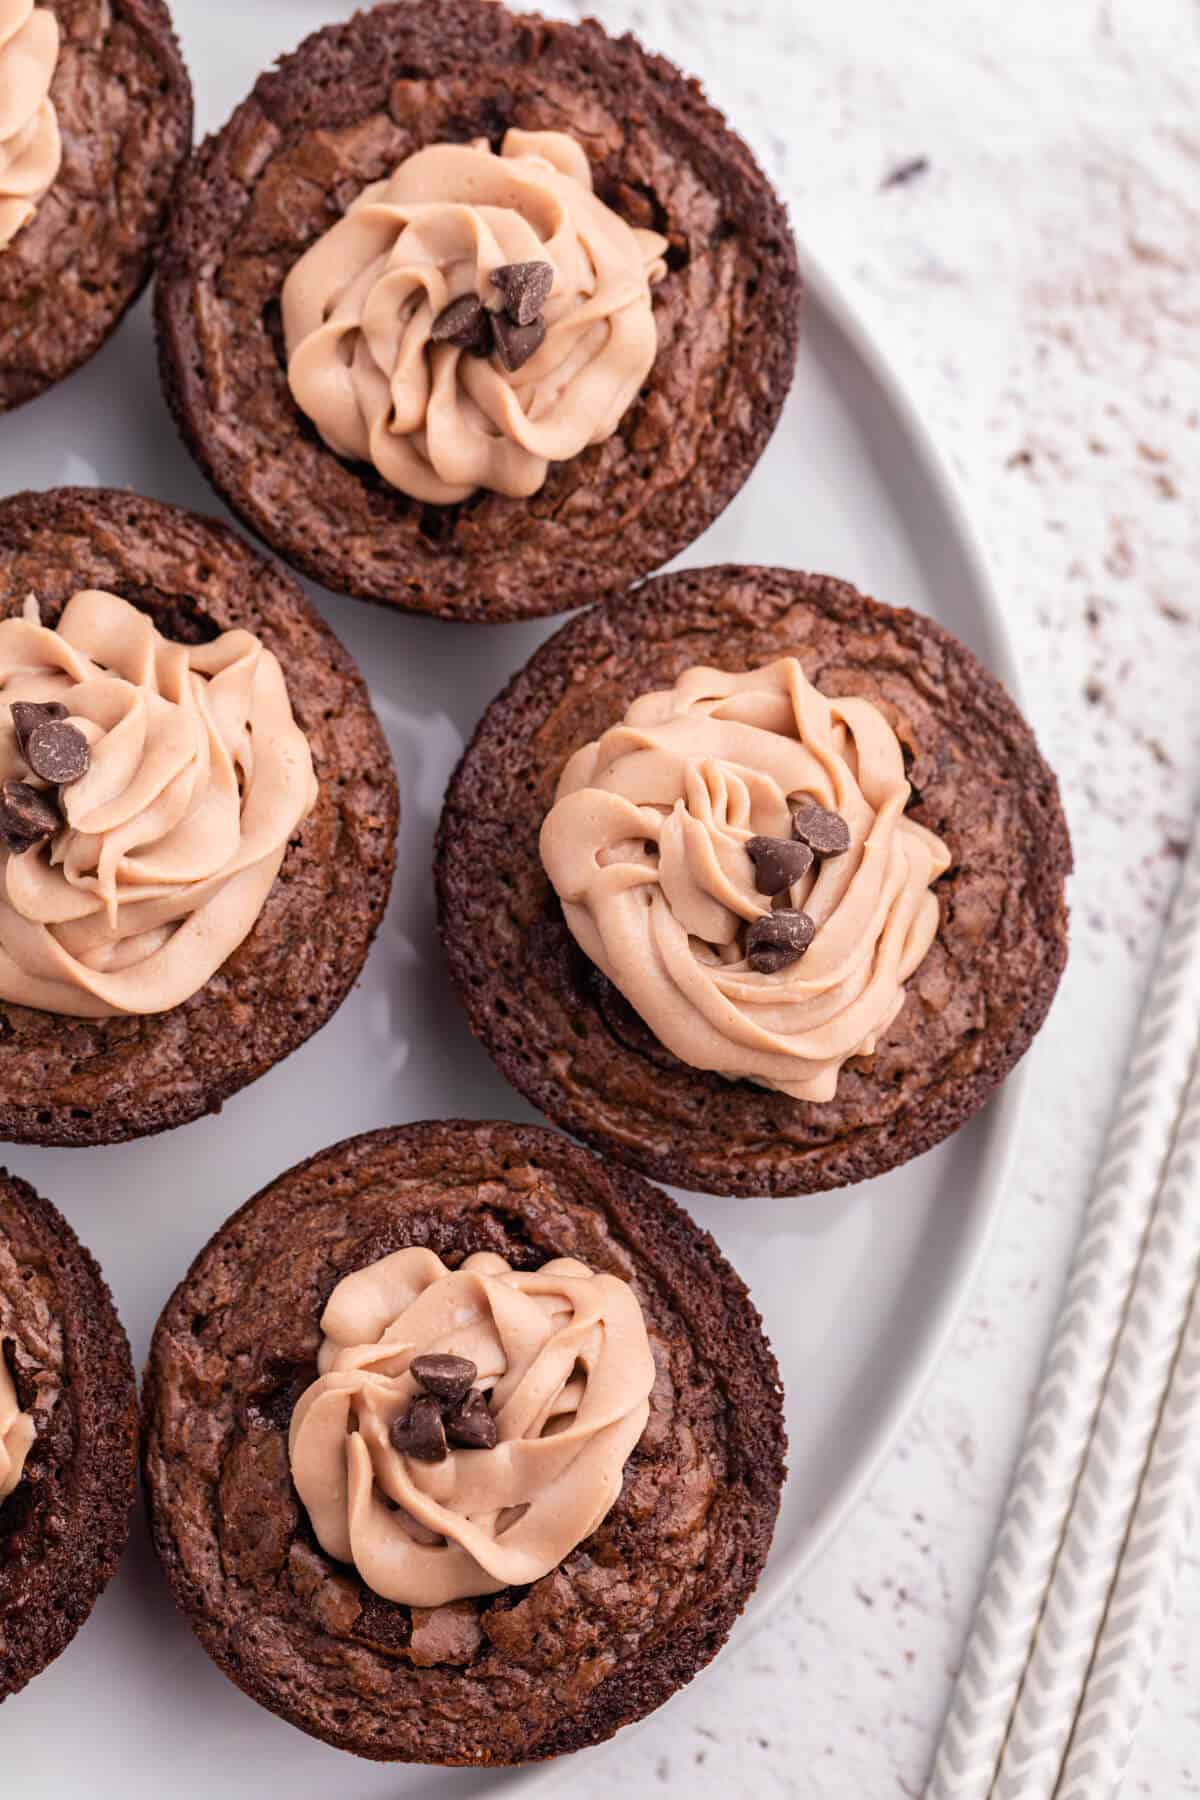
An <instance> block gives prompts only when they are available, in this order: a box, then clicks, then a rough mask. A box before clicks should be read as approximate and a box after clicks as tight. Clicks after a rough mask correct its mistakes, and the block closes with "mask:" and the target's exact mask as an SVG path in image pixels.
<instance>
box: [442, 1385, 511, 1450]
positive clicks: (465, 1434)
mask: <svg viewBox="0 0 1200 1800" xmlns="http://www.w3.org/2000/svg"><path fill="white" fill-rule="evenodd" d="M446 1436H447V1437H448V1438H449V1439H450V1442H451V1443H452V1444H453V1445H454V1446H455V1448H456V1449H458V1450H494V1449H495V1448H496V1443H497V1440H498V1438H499V1432H498V1431H497V1430H496V1421H495V1419H493V1417H492V1415H491V1413H490V1412H489V1411H488V1404H487V1396H486V1394H485V1393H484V1392H483V1389H482V1388H474V1389H473V1390H472V1391H471V1393H469V1394H468V1395H467V1397H466V1399H465V1400H464V1401H463V1402H462V1404H461V1405H460V1406H458V1407H456V1408H455V1410H454V1411H453V1412H452V1413H450V1414H449V1415H448V1416H447V1419H446Z"/></svg>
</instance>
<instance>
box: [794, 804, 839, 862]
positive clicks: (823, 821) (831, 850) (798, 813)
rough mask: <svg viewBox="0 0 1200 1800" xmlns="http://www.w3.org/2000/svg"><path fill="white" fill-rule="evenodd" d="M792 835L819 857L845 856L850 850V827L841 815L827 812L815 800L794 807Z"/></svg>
mask: <svg viewBox="0 0 1200 1800" xmlns="http://www.w3.org/2000/svg"><path fill="white" fill-rule="evenodd" d="M792 835H793V836H794V837H797V838H799V840H800V842H801V843H802V844H807V845H808V847H809V849H810V850H815V851H816V853H817V855H818V856H844V855H845V853H846V851H847V850H848V849H849V848H850V827H849V826H848V825H847V823H846V821H845V819H843V817H842V815H841V813H835V812H827V811H826V809H825V808H824V807H823V806H818V805H817V804H816V802H815V801H813V800H805V801H802V802H801V804H800V805H798V806H795V807H793V809H792Z"/></svg>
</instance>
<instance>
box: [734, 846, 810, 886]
mask: <svg viewBox="0 0 1200 1800" xmlns="http://www.w3.org/2000/svg"><path fill="white" fill-rule="evenodd" d="M746 852H747V854H748V855H749V857H750V860H751V861H752V862H753V864H754V885H755V887H756V888H757V889H758V891H759V893H760V894H782V892H783V890H784V888H788V887H791V885H792V883H793V881H799V880H800V877H801V876H802V875H807V874H808V871H809V870H810V869H811V868H812V859H813V853H812V851H811V850H810V849H809V847H808V845H807V844H801V843H797V841H796V839H795V838H773V837H752V838H751V839H750V842H749V843H748V844H747V845H746Z"/></svg>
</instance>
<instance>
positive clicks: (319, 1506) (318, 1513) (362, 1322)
mask: <svg viewBox="0 0 1200 1800" xmlns="http://www.w3.org/2000/svg"><path fill="white" fill-rule="evenodd" d="M321 1327H322V1331H323V1333H324V1341H323V1343H322V1346H321V1352H320V1357H319V1362H318V1367H319V1369H320V1371H321V1373H320V1375H319V1378H318V1379H317V1381H316V1382H314V1383H313V1385H312V1386H311V1387H310V1388H309V1389H308V1390H307V1391H306V1392H305V1393H304V1394H303V1395H302V1396H301V1398H300V1400H299V1402H298V1404H297V1406H296V1409H295V1411H294V1413H293V1415H292V1423H291V1433H290V1451H291V1465H292V1476H293V1479H294V1481H295V1484H296V1489H297V1492H298V1493H299V1495H300V1498H301V1500H302V1501H303V1503H304V1505H305V1507H306V1509H307V1511H308V1515H309V1518H310V1520H311V1522H312V1526H313V1530H314V1531H315V1532H316V1535H317V1538H318V1540H319V1541H320V1543H321V1544H322V1546H323V1547H324V1549H325V1550H326V1551H327V1552H328V1553H329V1555H330V1556H332V1557H335V1558H337V1559H338V1560H339V1561H341V1562H346V1563H353V1564H354V1566H355V1567H356V1568H357V1570H358V1572H359V1574H360V1575H361V1576H362V1578H363V1580H364V1581H365V1582H366V1584H367V1585H368V1587H370V1588H372V1589H373V1590H374V1591H375V1592H376V1593H378V1594H381V1595H382V1596H383V1597H384V1598H385V1599H388V1600H395V1601H399V1602H402V1603H404V1604H406V1605H410V1606H421V1607H433V1606H441V1605H444V1604H445V1603H447V1602H448V1601H452V1600H457V1599H463V1598H466V1597H468V1596H472V1595H483V1594H493V1593H497V1592H499V1590H500V1589H501V1588H504V1587H508V1586H510V1585H513V1584H525V1583H528V1582H532V1581H536V1580H538V1579H539V1578H540V1577H541V1576H543V1575H546V1574H548V1573H549V1572H550V1570H551V1569H554V1568H556V1567H557V1566H558V1564H559V1563H560V1562H562V1560H563V1558H564V1557H565V1556H567V1555H568V1554H569V1552H570V1551H571V1550H572V1549H573V1548H574V1547H575V1546H576V1545H577V1544H579V1543H581V1542H582V1541H583V1539H584V1538H586V1537H588V1536H589V1535H590V1533H591V1532H593V1531H594V1530H595V1529H596V1527H597V1526H598V1525H599V1524H600V1522H601V1520H602V1519H603V1518H604V1516H605V1514H606V1513H607V1512H608V1511H609V1509H610V1507H611V1506H612V1505H613V1503H614V1502H615V1500H616V1499H617V1497H618V1495H619V1494H620V1491H621V1480H622V1470H623V1468H624V1465H625V1462H626V1459H627V1458H628V1456H629V1454H630V1452H631V1451H632V1450H633V1448H634V1446H635V1445H636V1443H637V1441H638V1439H639V1438H640V1437H641V1435H642V1432H643V1431H644V1429H645V1426H646V1421H647V1419H648V1417H649V1404H648V1397H649V1394H650V1389H651V1387H652V1386H653V1383H654V1363H653V1359H652V1358H651V1355H650V1348H649V1343H648V1341H647V1337H646V1328H645V1323H644V1321H643V1318H642V1312H641V1308H640V1306H639V1304H638V1302H637V1299H636V1297H635V1295H634V1293H633V1290H632V1289H631V1288H630V1287H629V1285H628V1283H627V1282H624V1281H622V1280H620V1279H619V1278H618V1277H617V1276H613V1275H608V1274H594V1273H593V1272H592V1271H591V1270H590V1269H588V1268H587V1267H586V1266H585V1265H584V1264H583V1263H581V1262H577V1261H575V1260H574V1259H573V1258H570V1257H559V1258H556V1259H555V1260H554V1261H552V1262H548V1263H546V1264H544V1265H543V1267H542V1268H540V1269H537V1270H535V1271H534V1272H532V1273H528V1272H524V1271H522V1272H518V1271H516V1270H514V1269H511V1268H510V1267H509V1265H508V1264H507V1263H506V1262H505V1261H504V1259H503V1258H502V1257H500V1256H495V1255H492V1254H490V1253H479V1254H477V1255H474V1256H469V1257H467V1259H466V1261H465V1262H464V1263H463V1264H462V1266H461V1267H460V1268H459V1269H457V1270H455V1271H454V1272H453V1273H452V1272H451V1271H450V1270H449V1269H448V1268H447V1267H446V1266H445V1264H444V1263H443V1262H442V1261H441V1260H440V1259H439V1258H438V1257H437V1256H436V1255H434V1253H433V1252H432V1251H431V1250H426V1249H420V1248H413V1249H407V1250H398V1251H396V1252H395V1253H394V1254H393V1255H391V1256H387V1257H384V1258H383V1259H382V1260H381V1261H379V1262H376V1263H373V1264H371V1265H370V1266H368V1267H367V1268H365V1269H361V1270H359V1271H358V1272H357V1273H355V1274H353V1275H349V1276H347V1277H346V1278H345V1279H344V1280H342V1281H341V1282H339V1284H338V1286H337V1287H336V1288H335V1289H334V1291H333V1294H332V1296H331V1298H330V1300H329V1303H328V1305H327V1307H326V1309H325V1313H324V1315H323V1317H322V1320H321ZM438 1354H446V1355H451V1356H456V1357H464V1358H467V1359H469V1360H470V1362H472V1363H474V1364H475V1366H476V1369H477V1371H478V1373H477V1377H476V1379H477V1381H478V1383H479V1386H480V1388H481V1389H483V1390H485V1391H486V1392H487V1393H488V1396H489V1404H490V1408H491V1413H492V1416H493V1417H494V1419H495V1422H496V1427H497V1438H498V1442H497V1443H496V1445H495V1447H494V1448H491V1449H482V1450H464V1449H458V1450H452V1451H450V1453H449V1454H448V1455H447V1456H445V1458H444V1460H442V1461H439V1462H422V1461H419V1460H417V1459H416V1458H415V1457H412V1456H408V1455H405V1454H402V1453H401V1452H400V1451H399V1450H397V1449H396V1448H395V1446H394V1444H393V1441H392V1440H393V1428H394V1427H395V1426H396V1425H397V1423H398V1422H399V1421H402V1420H403V1419H404V1417H405V1415H406V1414H407V1413H408V1410H409V1408H410V1407H411V1405H412V1403H413V1401H414V1398H415V1397H416V1395H417V1394H418V1384H417V1382H416V1380H415V1379H414V1377H413V1375H412V1374H410V1373H409V1365H410V1364H411V1363H412V1362H413V1360H414V1358H417V1357H420V1356H426V1355H438Z"/></svg>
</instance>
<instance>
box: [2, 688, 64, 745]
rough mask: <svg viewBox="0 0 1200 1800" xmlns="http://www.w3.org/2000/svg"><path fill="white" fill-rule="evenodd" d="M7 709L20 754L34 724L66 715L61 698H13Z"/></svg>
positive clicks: (42, 723) (40, 723)
mask: <svg viewBox="0 0 1200 1800" xmlns="http://www.w3.org/2000/svg"><path fill="white" fill-rule="evenodd" d="M9 711H10V712H11V713H12V722H13V730H14V731H15V732H16V734H17V748H18V749H19V750H20V752H21V755H22V756H24V754H25V746H26V744H27V743H28V742H29V734H30V732H31V731H32V730H33V728H34V726H35V725H44V724H46V723H47V721H48V720H50V719H65V718H66V716H67V709H66V707H65V706H64V705H63V704H62V702H61V700H14V701H13V703H12V705H11V706H10V708H9Z"/></svg>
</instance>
